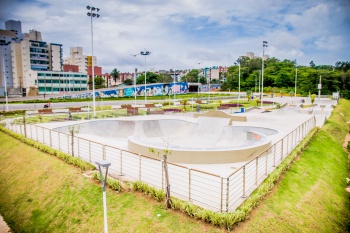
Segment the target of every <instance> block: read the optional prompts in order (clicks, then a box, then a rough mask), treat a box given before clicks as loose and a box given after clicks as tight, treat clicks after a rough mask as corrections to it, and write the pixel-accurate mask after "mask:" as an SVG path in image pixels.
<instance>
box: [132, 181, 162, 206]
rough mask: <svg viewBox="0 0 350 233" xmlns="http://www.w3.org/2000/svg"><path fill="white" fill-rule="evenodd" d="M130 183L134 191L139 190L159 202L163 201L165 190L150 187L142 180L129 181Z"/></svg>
mask: <svg viewBox="0 0 350 233" xmlns="http://www.w3.org/2000/svg"><path fill="white" fill-rule="evenodd" d="M131 185H132V188H133V189H134V190H135V191H139V192H142V193H144V194H146V195H150V196H152V197H154V199H156V200H157V201H159V202H160V201H163V200H164V198H165V192H164V191H163V190H161V189H156V188H155V187H151V186H149V185H148V184H146V183H144V182H142V181H133V182H131Z"/></svg>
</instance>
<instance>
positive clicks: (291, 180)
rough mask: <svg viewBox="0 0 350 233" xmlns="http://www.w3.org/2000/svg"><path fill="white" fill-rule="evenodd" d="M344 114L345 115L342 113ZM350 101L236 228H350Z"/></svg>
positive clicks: (258, 229)
mask: <svg viewBox="0 0 350 233" xmlns="http://www.w3.org/2000/svg"><path fill="white" fill-rule="evenodd" d="M342 114H343V115H344V116H343V115H342ZM348 119H350V101H347V100H342V101H341V102H340V105H338V106H337V107H336V109H335V110H334V111H333V113H332V115H331V117H330V118H329V119H328V120H327V123H326V124H325V125H324V126H323V127H322V129H321V130H320V132H319V133H318V134H317V135H316V137H315V138H314V139H313V140H312V141H311V143H310V144H309V146H308V147H307V148H306V150H305V151H304V152H303V153H302V154H301V156H300V157H299V158H298V159H297V160H296V161H295V163H294V164H293V166H292V168H291V169H290V170H289V171H288V172H287V173H286V174H285V175H284V177H283V178H282V179H281V180H280V181H279V183H278V184H277V185H276V186H275V188H274V189H273V191H272V193H271V194H270V195H269V196H268V197H267V198H266V199H265V200H264V201H263V202H262V203H261V204H260V205H259V207H258V208H257V209H256V210H254V211H253V213H252V215H251V217H250V219H249V220H248V221H246V222H244V223H242V224H240V225H239V226H238V227H237V228H236V231H237V232H257V231H259V232H272V231H274V232H350V195H349V193H348V192H346V190H345V187H346V181H345V178H346V177H348V172H349V171H348V169H349V167H348V166H349V165H348V153H347V152H346V151H345V150H344V149H343V148H342V142H343V140H344V137H345V135H346V129H347V126H346V123H345V122H346V121H347V120H348Z"/></svg>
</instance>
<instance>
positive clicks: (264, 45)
mask: <svg viewBox="0 0 350 233" xmlns="http://www.w3.org/2000/svg"><path fill="white" fill-rule="evenodd" d="M265 47H267V41H263V55H262V58H261V60H262V67H261V99H260V101H261V109H262V108H263V96H264V55H265Z"/></svg>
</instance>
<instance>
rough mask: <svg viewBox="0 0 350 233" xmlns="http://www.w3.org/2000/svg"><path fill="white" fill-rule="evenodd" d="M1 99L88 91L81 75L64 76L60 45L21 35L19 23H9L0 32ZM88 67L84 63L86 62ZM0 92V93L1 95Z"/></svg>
mask: <svg viewBox="0 0 350 233" xmlns="http://www.w3.org/2000/svg"><path fill="white" fill-rule="evenodd" d="M0 63H1V65H0V72H1V76H0V77H1V78H0V95H3V93H4V86H5V80H6V87H7V92H8V93H10V94H11V93H12V94H16V95H17V94H22V93H28V94H29V90H31V91H33V90H34V93H32V94H34V95H37V94H45V93H46V94H49V93H60V92H62V91H80V90H87V88H88V84H87V82H88V81H87V80H88V79H87V68H85V66H84V70H83V71H84V73H81V72H80V73H74V74H71V72H70V71H69V72H63V59H62V44H57V43H48V42H45V41H43V40H42V37H41V32H39V31H37V30H30V31H29V32H28V33H23V34H22V29H21V22H20V21H14V20H8V21H6V22H5V30H3V29H0ZM86 63H87V62H86ZM1 91H2V92H1Z"/></svg>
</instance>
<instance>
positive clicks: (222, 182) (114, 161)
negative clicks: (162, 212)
mask: <svg viewBox="0 0 350 233" xmlns="http://www.w3.org/2000/svg"><path fill="white" fill-rule="evenodd" d="M4 122H6V127H7V128H9V129H10V130H12V131H14V132H17V133H20V134H23V135H26V137H28V138H31V139H33V140H35V141H38V142H41V143H43V144H46V145H48V146H50V147H52V148H55V149H58V150H60V151H63V152H65V153H67V154H70V155H72V154H73V153H72V145H73V147H74V156H76V157H78V158H80V159H82V160H84V161H87V162H89V163H92V164H94V162H95V161H96V160H100V159H105V160H108V161H110V162H111V167H110V174H111V175H112V176H114V177H116V178H118V176H123V179H126V180H129V181H135V180H140V181H143V182H145V183H147V184H149V185H151V186H154V187H156V188H159V189H163V190H165V174H164V169H163V161H162V160H161V159H154V158H150V157H148V156H144V155H140V154H135V153H133V152H130V151H126V150H123V149H119V148H116V147H112V146H108V145H104V144H101V143H98V142H94V141H91V140H87V139H83V138H79V137H77V136H75V137H74V140H73V142H72V137H71V135H69V134H66V133H62V132H56V131H53V130H51V129H47V128H44V127H41V126H37V125H30V124H27V125H26V126H24V125H23V124H20V125H18V124H15V123H14V122H15V121H11V120H9V119H7V120H6V121H4ZM315 125H316V123H315V118H314V117H313V118H310V119H309V120H307V121H305V122H304V123H303V124H301V125H300V126H298V127H297V128H296V129H295V130H293V131H292V132H291V133H290V134H288V135H287V136H286V137H284V138H283V139H282V140H280V141H278V142H277V143H275V144H274V145H272V146H271V147H270V148H268V149H266V150H265V151H263V152H262V153H261V154H260V155H259V156H257V157H256V158H255V159H253V160H251V161H249V162H247V163H246V164H245V165H244V166H242V167H241V168H239V169H237V170H236V171H235V172H233V173H232V174H231V175H229V176H228V177H221V176H219V175H216V174H211V173H208V172H205V171H199V170H196V169H192V168H187V167H185V166H181V165H178V164H172V163H169V179H170V184H171V194H172V196H175V197H178V198H180V199H182V200H186V201H190V202H192V203H194V204H196V205H198V206H201V207H203V208H206V209H211V210H213V211H218V212H231V211H234V210H235V209H236V208H237V207H238V206H239V205H240V204H241V203H242V202H243V201H244V200H245V198H246V197H248V196H249V195H250V194H251V193H252V192H253V191H254V190H255V189H256V188H257V187H258V185H259V184H260V183H261V182H262V181H263V180H264V179H265V178H266V177H267V175H268V174H270V173H271V172H272V171H273V170H274V169H275V167H276V166H278V165H279V164H280V163H281V162H282V161H283V160H284V159H285V158H286V156H287V155H288V154H289V153H290V152H291V151H292V150H293V149H294V148H295V147H296V146H297V145H298V144H299V142H300V141H301V140H302V139H303V138H304V137H305V136H306V135H308V133H309V132H310V131H311V130H312V129H313V128H314V127H315Z"/></svg>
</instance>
